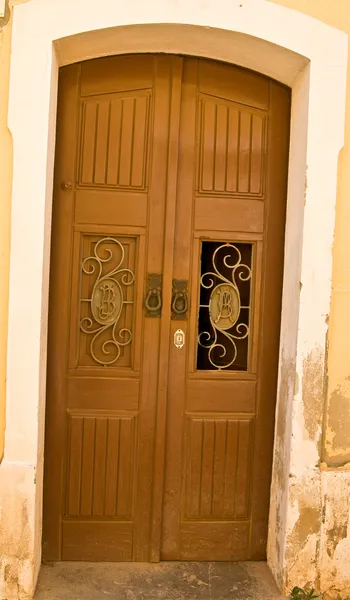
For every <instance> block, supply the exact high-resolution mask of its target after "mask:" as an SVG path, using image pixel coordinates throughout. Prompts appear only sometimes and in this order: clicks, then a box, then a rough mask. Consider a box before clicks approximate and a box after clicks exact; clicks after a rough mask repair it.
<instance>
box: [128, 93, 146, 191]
mask: <svg viewBox="0 0 350 600" xmlns="http://www.w3.org/2000/svg"><path fill="white" fill-rule="evenodd" d="M148 104H149V99H148V98H147V97H144V98H137V100H136V104H135V117H134V144H133V159H132V171H131V185H132V186H135V187H141V186H142V185H143V175H144V171H145V168H146V165H145V161H146V148H145V144H146V140H147V112H148Z"/></svg>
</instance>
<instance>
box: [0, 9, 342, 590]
mask: <svg viewBox="0 0 350 600" xmlns="http://www.w3.org/2000/svg"><path fill="white" fill-rule="evenodd" d="M102 4H104V5H105V6H101V3H100V5H99V10H98V11H97V10H96V5H95V2H93V0H88V1H87V2H85V3H84V11H82V10H81V11H80V12H79V9H78V10H77V12H76V13H72V9H71V8H70V6H69V0H59V1H58V0H57V1H56V0H54V1H53V2H50V3H48V2H47V3H45V2H41V1H40V0H31V1H30V2H27V3H22V4H20V5H16V6H15V7H14V24H13V37H12V62H11V85H10V101H9V126H10V129H11V132H12V135H13V140H14V170H13V197H12V229H11V237H12V242H11V274H10V307H9V338H8V340H9V344H8V367H7V429H6V437H5V457H4V461H3V463H2V471H3V467H5V468H6V467H7V466H8V468H9V469H10V470H11V476H10V477H11V479H10V481H11V482H12V483H11V485H12V486H13V489H14V490H17V488H18V486H20V485H21V481H22V480H23V477H24V479H25V484H24V485H23V487H22V488H21V499H22V501H23V503H22V504H21V502H19V503H18V501H16V504H15V506H16V507H17V506H18V509H16V510H18V511H19V513H18V514H19V515H20V514H21V512H20V511H21V510H22V506H23V505H24V504H25V505H26V507H27V510H28V511H29V523H30V525H29V533H28V540H27V544H28V553H29V556H30V565H31V566H30V567H28V566H26V567H24V565H23V568H26V569H27V571H26V576H25V581H26V583H25V586H24V589H25V590H26V591H27V593H29V594H30V593H31V591H32V590H33V589H34V586H35V582H36V578H37V574H38V571H39V568H40V557H41V549H40V547H41V504H42V472H43V454H44V453H43V434H44V420H45V388H46V346H47V312H48V310H47V309H48V279H49V278H48V274H49V264H50V233H51V205H52V180H53V164H54V142H55V125H56V98H57V74H58V68H59V66H62V65H64V64H69V63H72V62H77V61H81V60H85V59H88V58H95V57H98V56H106V55H113V54H125V53H131V52H137V53H140V52H169V53H171V54H179V53H181V54H187V55H195V56H201V57H205V58H209V59H210V58H212V59H217V60H223V61H225V62H229V63H232V64H237V65H240V66H243V67H247V68H250V69H252V70H255V71H258V72H260V73H263V74H265V75H268V76H270V77H273V78H275V79H277V80H279V81H281V82H282V83H285V84H287V85H289V86H290V87H291V88H292V117H291V139H290V161H289V185H288V198H287V222H286V241H285V275H284V284H283V303H282V317H281V318H282V321H281V341H280V361H279V384H278V392H277V411H276V433H275V446H274V466H273V477H272V487H271V501H270V520H269V531H270V535H269V544H268V562H269V566H270V568H271V569H272V571H273V573H274V575H275V577H276V580H277V581H278V583H279V585H280V587H284V586H288V572H289V570H290V569H291V566H292V564H294V568H296V567H295V560H297V563H298V562H299V565H300V568H301V570H303V569H302V566H301V565H302V564H303V563H304V562H305V560H307V561H308V559H307V558H306V557H307V556H308V555H307V551H308V550H309V549H307V548H306V546H307V544H304V545H302V544H301V543H299V542H298V541H297V540H296V538H295V536H294V538H293V536H292V532H293V527H294V525H295V523H296V521H297V520H298V504H299V506H301V503H302V501H303V494H305V496H304V497H307V496H308V495H310V494H312V495H314V497H315V498H316V499H315V510H317V511H319V512H320V511H321V508H322V507H321V504H320V502H321V501H320V500H319V498H320V497H321V493H320V489H321V475H320V471H319V470H317V469H315V464H317V463H319V460H320V455H319V441H320V436H321V432H320V428H319V427H318V425H317V424H318V423H319V422H320V421H321V420H322V406H321V405H322V403H319V404H317V406H316V407H315V406H313V405H312V406H313V408H312V415H311V416H310V415H305V414H304V406H305V397H303V389H304V390H307V383H308V382H307V379H306V374H305V379H304V375H303V367H304V364H305V361H306V360H308V358H310V360H313V361H314V365H315V367H316V368H317V369H320V370H321V372H322V373H323V372H324V361H325V355H326V335H327V319H326V315H327V314H328V313H329V306H330V296H331V274H332V273H331V268H332V243H333V232H334V220H335V200H336V187H337V161H338V154H339V151H340V149H341V147H342V144H343V135H344V120H345V118H344V107H345V92H346V89H345V86H346V68H347V37H346V35H345V34H343V33H342V32H339V31H338V30H335V29H333V28H331V27H328V26H326V25H324V24H322V23H321V22H318V21H315V20H314V19H311V18H310V17H308V16H305V15H302V14H301V13H297V12H296V11H292V10H289V9H285V8H281V7H280V6H276V5H274V4H271V3H269V2H265V1H264V0H256V1H255V2H252V3H251V5H250V6H249V7H248V5H247V6H244V10H241V9H240V4H239V3H238V2H237V3H232V2H227V1H226V0H219V5H220V6H218V4H217V3H215V6H214V7H213V8H210V9H209V8H208V9H207V10H205V11H204V10H201V9H200V7H197V10H194V9H193V7H192V3H191V2H185V3H183V6H182V5H181V7H180V8H179V7H178V6H175V3H174V5H172V3H170V2H169V3H168V4H166V3H164V6H163V5H162V6H161V5H159V4H158V2H156V0H153V1H152V0H150V2H149V3H147V6H144V8H143V5H142V7H141V5H140V12H139V14H138V19H139V23H138V24H135V17H134V16H133V14H134V12H135V11H134V9H135V7H134V6H132V3H130V2H129V3H128V2H125V5H123V10H120V7H118V10H117V8H116V7H115V3H114V2H113V0H104V1H103V2H102ZM193 4H196V3H195V2H193ZM233 4H234V5H233ZM143 11H144V12H143ZM140 23H142V24H140ZM164 23H166V24H164ZM181 23H186V25H183V24H181ZM276 23H278V26H277V25H276ZM24 47H25V48H26V52H23V48H24ZM28 114H30V115H31V118H30V119H28V118H27V115H28ZM321 136H322V137H321ZM325 138H326V139H327V144H324V145H322V140H323V139H325ZM33 140H35V152H33ZM320 142H321V143H320ZM306 171H307V183H306ZM320 206H321V207H322V210H320ZM320 230H321V231H322V235H320ZM23 248H30V252H28V253H24V252H23ZM24 298H25V300H26V301H25V302H23V299H24ZM19 352H20V355H19ZM19 356H25V357H26V361H25V362H23V363H22V364H21V377H18V365H19ZM320 379H321V380H322V381H321V385H323V379H324V378H323V377H322V378H320ZM296 382H297V385H295V383H296ZM318 391H319V392H320V393H321V390H318ZM293 407H294V411H293V414H294V417H293V418H292V408H293ZM22 414H25V415H26V416H25V418H24V419H22V418H21V417H20V415H22ZM308 416H309V417H310V418H311V419H312V422H313V424H314V425H315V427H309V429H308V427H306V426H305V422H306V419H307V417H308ZM304 431H306V432H307V431H311V432H313V431H315V432H316V433H310V434H305V435H304ZM306 450H307V451H306ZM290 473H292V474H293V479H292V480H291V479H290V477H289V475H290ZM34 474H35V478H36V479H35V483H33V481H34ZM1 476H2V475H0V477H1ZM0 482H1V479H0ZM0 489H3V486H0ZM296 492H298V494H299V497H298V499H297V500H296V498H295V494H296ZM0 503H1V498H0ZM296 511H297V512H296ZM13 518H15V515H14V517H13ZM18 518H20V516H19V517H18ZM12 539H13V538H12ZM318 541H319V537H318V536H317V535H315V536H314V538H313V539H312V540H311V542H310V543H311V548H312V551H313V549H314V548H316V547H317V545H318ZM13 543H14V544H16V543H17V542H13ZM20 543H21V541H20V540H19V539H18V544H20ZM290 549H291V552H288V550H290ZM18 552H19V551H18V550H16V549H13V560H17V559H16V558H15V557H16V556H18ZM22 555H25V556H26V557H27V554H23V552H22V553H21V556H22ZM296 556H297V557H298V558H297V559H295V557H296ZM11 560H12V559H11V557H9V561H10V562H11ZM26 560H27V559H26ZM315 562H316V565H315ZM315 562H314V563H312V564H311V561H310V566H309V571H308V574H309V576H308V579H309V580H310V581H311V580H314V578H315V577H314V575H315V569H317V561H315ZM23 563H25V560H24V559H23ZM26 565H27V563H26Z"/></svg>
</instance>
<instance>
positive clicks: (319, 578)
mask: <svg viewBox="0 0 350 600" xmlns="http://www.w3.org/2000/svg"><path fill="white" fill-rule="evenodd" d="M272 1H273V2H275V3H277V4H280V5H283V6H286V7H288V8H291V9H294V10H297V11H301V12H304V13H305V14H308V15H310V16H312V17H314V18H316V19H319V20H321V21H323V22H324V23H327V24H328V25H331V26H332V27H336V28H337V29H339V30H343V31H344V32H346V33H347V34H348V35H349V34H350V3H349V2H348V1H347V0H342V1H341V0H337V2H332V1H330V0H272ZM349 64H350V54H349ZM323 143H327V138H325V139H324V140H323ZM349 231H350V71H349V68H348V78H347V104H346V125H345V143H344V147H343V149H342V151H341V152H340V155H339V168H338V192H337V201H336V224H335V235H334V245H333V274H332V298H331V310H330V313H329V314H325V315H324V318H325V320H327V323H328V326H329V329H328V339H327V356H326V365H325V369H324V368H323V358H322V356H320V354H319V352H318V351H317V349H315V351H314V352H313V356H310V359H309V360H307V361H306V362H305V365H304V383H303V394H302V396H303V397H302V407H301V408H302V411H303V413H304V418H303V421H304V423H301V427H302V429H303V434H302V439H303V440H306V441H309V442H310V443H312V441H314V442H315V444H316V446H317V454H316V455H315V473H314V480H315V481H317V480H318V479H319V478H320V483H319V484H317V485H315V487H314V486H313V485H312V484H311V480H309V483H307V482H305V485H301V489H298V488H296V489H295V490H294V485H293V481H294V478H293V473H292V472H291V489H293V495H295V506H296V518H297V520H296V523H295V525H294V526H293V527H291V529H290V535H289V541H288V547H289V551H288V552H289V555H290V559H289V560H288V553H287V557H286V558H287V562H290V561H292V557H293V556H296V554H297V553H300V552H302V555H303V561H301V562H303V563H304V565H305V570H304V573H301V572H300V570H299V573H293V569H291V570H290V576H289V582H290V583H293V584H294V581H296V576H298V577H299V578H300V579H299V580H300V581H301V582H302V583H303V582H307V581H309V580H310V581H312V580H313V581H316V582H317V583H318V584H319V586H320V588H321V589H322V591H324V592H325V597H326V598H330V599H333V598H334V599H338V598H347V597H348V596H350V560H349V556H350V510H349V494H350V489H349V482H350V335H349V334H350V261H349V258H348V257H349V256H350V236H349ZM315 259H316V260H317V257H315ZM322 413H323V420H321V419H320V417H318V421H319V423H318V427H317V428H316V427H315V423H316V421H317V419H316V420H315V418H314V417H315V414H318V415H321V414H322ZM320 463H321V472H320V474H319V473H318V471H319V465H320ZM302 524H304V525H303V526H302ZM346 557H347V558H346ZM315 578H316V579H315Z"/></svg>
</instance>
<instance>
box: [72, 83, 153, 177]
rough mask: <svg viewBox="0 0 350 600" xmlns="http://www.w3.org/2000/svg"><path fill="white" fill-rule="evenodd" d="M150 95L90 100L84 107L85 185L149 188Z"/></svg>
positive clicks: (82, 164) (82, 166)
mask: <svg viewBox="0 0 350 600" xmlns="http://www.w3.org/2000/svg"><path fill="white" fill-rule="evenodd" d="M149 115H150V97H149V95H146V94H144V95H140V96H127V97H118V96H116V95H115V96H114V97H112V98H107V99H105V100H103V99H100V98H99V99H96V100H89V101H86V102H84V103H83V107H82V116H81V118H82V136H81V147H80V177H79V182H80V183H81V184H82V185H91V186H93V185H105V184H106V185H110V186H120V187H124V188H125V187H126V188H128V187H130V188H137V189H142V188H144V187H145V185H146V167H147V152H148V129H149Z"/></svg>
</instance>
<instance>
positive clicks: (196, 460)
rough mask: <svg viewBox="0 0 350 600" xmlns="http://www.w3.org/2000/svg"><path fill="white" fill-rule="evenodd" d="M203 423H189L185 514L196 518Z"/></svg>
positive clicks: (192, 420) (194, 420)
mask: <svg viewBox="0 0 350 600" xmlns="http://www.w3.org/2000/svg"><path fill="white" fill-rule="evenodd" d="M202 447H203V421H202V420H201V419H191V421H190V463H189V481H188V482H187V498H186V512H187V515H188V516H192V517H196V516H198V515H199V509H200V489H201V474H202Z"/></svg>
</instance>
